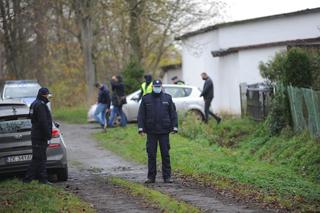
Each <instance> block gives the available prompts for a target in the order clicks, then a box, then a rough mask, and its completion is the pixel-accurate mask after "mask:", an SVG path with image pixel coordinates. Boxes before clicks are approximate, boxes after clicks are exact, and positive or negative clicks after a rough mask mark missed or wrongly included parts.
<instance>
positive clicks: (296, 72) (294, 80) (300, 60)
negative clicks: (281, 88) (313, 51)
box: [283, 48, 312, 87]
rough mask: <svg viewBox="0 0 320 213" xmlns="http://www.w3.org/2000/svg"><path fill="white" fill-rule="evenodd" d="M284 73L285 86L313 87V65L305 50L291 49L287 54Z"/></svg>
mask: <svg viewBox="0 0 320 213" xmlns="http://www.w3.org/2000/svg"><path fill="white" fill-rule="evenodd" d="M284 71H285V72H284V76H283V83H284V85H286V86H289V85H292V86H294V87H311V83H312V75H311V64H310V59H309V56H308V54H307V53H306V51H305V50H303V49H300V48H292V49H290V50H289V51H288V53H287V57H286V61H285V69H284Z"/></svg>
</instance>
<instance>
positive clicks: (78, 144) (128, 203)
mask: <svg viewBox="0 0 320 213" xmlns="http://www.w3.org/2000/svg"><path fill="white" fill-rule="evenodd" d="M61 128H62V132H63V134H64V139H65V142H66V144H67V150H68V161H69V167H70V169H69V170H70V171H69V175H70V179H69V180H68V181H67V182H64V183H59V184H60V185H63V186H64V187H65V188H66V189H67V190H69V191H72V192H74V193H76V194H78V195H79V196H80V197H82V198H83V199H84V200H86V201H88V202H90V203H91V204H92V205H93V206H94V208H96V209H97V211H98V212H159V211H160V210H158V209H154V208H153V207H150V206H148V205H147V204H146V203H144V202H143V201H142V200H139V199H138V198H133V197H130V196H129V195H127V194H126V193H125V192H123V191H121V189H120V188H119V187H117V186H114V185H112V184H110V183H106V181H103V178H102V177H105V176H117V177H121V178H125V179H127V180H129V181H134V182H138V183H143V181H144V180H145V178H146V174H147V168H146V166H145V165H140V164H137V163H133V162H129V161H127V160H124V159H123V158H121V157H119V156H117V155H115V154H113V153H112V152H110V151H108V150H105V149H104V148H102V147H101V146H99V144H98V142H97V141H95V140H94V139H93V137H92V136H91V134H93V133H95V132H98V131H101V129H100V128H97V126H96V125H95V124H84V125H76V124H62V125H61ZM173 180H174V183H173V184H164V183H162V181H160V180H159V181H158V182H157V183H156V184H152V185H150V186H148V187H151V188H152V189H155V190H158V191H161V192H163V193H166V194H169V195H171V196H173V197H175V198H176V199H177V200H183V201H185V202H187V203H189V204H191V205H194V206H196V207H198V208H200V209H201V210H203V212H228V213H231V212H270V211H267V210H262V209H259V208H258V207H257V206H255V205H254V204H250V206H248V204H243V203H241V204H240V203H239V202H237V201H235V199H233V198H230V197H226V196H222V195H220V194H219V193H217V192H215V191H213V190H211V189H208V188H203V187H201V186H197V185H196V184H188V185H186V184H183V181H182V180H179V179H173Z"/></svg>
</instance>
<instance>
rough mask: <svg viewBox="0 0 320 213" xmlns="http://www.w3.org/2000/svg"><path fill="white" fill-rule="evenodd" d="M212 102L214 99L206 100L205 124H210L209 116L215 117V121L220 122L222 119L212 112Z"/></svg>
mask: <svg viewBox="0 0 320 213" xmlns="http://www.w3.org/2000/svg"><path fill="white" fill-rule="evenodd" d="M211 102H212V98H209V99H204V114H205V120H204V121H205V122H206V123H208V120H209V114H210V115H211V116H212V117H214V119H215V120H216V121H217V122H219V121H220V120H221V118H220V117H219V116H217V115H216V114H214V113H213V112H211V111H210V110H209V109H210V106H211Z"/></svg>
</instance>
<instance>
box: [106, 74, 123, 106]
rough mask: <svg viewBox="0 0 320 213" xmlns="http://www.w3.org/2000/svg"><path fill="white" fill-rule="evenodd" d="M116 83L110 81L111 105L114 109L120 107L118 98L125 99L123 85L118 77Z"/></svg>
mask: <svg viewBox="0 0 320 213" xmlns="http://www.w3.org/2000/svg"><path fill="white" fill-rule="evenodd" d="M117 78H118V81H114V80H111V82H110V83H111V89H112V98H111V101H112V105H114V106H116V107H121V106H122V103H120V97H125V92H124V84H123V82H122V78H121V77H120V76H118V77H117Z"/></svg>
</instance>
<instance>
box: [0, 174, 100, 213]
mask: <svg viewBox="0 0 320 213" xmlns="http://www.w3.org/2000/svg"><path fill="white" fill-rule="evenodd" d="M0 212H3V213H5V212H70V213H78V212H95V210H94V209H92V208H91V207H90V205H89V204H88V203H85V202H82V201H81V200H79V199H78V198H77V197H76V196H74V195H72V194H71V193H67V192H64V191H63V190H62V189H59V188H56V187H51V186H47V185H43V184H38V183H36V182H32V183H30V184H23V183H22V182H21V181H18V180H7V181H2V182H0Z"/></svg>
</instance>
